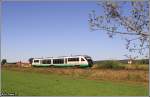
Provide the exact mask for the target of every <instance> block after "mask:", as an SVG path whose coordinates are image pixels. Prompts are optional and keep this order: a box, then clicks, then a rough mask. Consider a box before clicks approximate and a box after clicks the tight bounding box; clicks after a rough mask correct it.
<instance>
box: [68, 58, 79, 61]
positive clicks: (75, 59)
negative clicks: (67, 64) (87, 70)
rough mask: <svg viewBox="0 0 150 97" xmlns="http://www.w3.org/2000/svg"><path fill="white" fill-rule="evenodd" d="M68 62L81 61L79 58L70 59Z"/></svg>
mask: <svg viewBox="0 0 150 97" xmlns="http://www.w3.org/2000/svg"><path fill="white" fill-rule="evenodd" d="M68 61H79V58H68Z"/></svg>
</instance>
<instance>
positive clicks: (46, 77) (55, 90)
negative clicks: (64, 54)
mask: <svg viewBox="0 0 150 97" xmlns="http://www.w3.org/2000/svg"><path fill="white" fill-rule="evenodd" d="M2 92H3V93H4V92H6V93H14V92H15V94H16V95H20V96H28V95H30V96H36V95H37V96H54V95H55V96H66V95H68V96H105V95H107V96H111V95H113V96H137V95H138V96H146V95H148V87H147V86H143V85H141V84H129V83H122V82H119V83H116V82H111V81H96V80H87V79H79V78H72V77H70V76H63V75H58V74H52V73H47V74H43V73H39V72H20V71H13V70H8V69H2Z"/></svg>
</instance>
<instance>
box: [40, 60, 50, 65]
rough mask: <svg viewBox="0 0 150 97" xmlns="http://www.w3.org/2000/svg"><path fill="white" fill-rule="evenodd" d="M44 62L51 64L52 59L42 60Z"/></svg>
mask: <svg viewBox="0 0 150 97" xmlns="http://www.w3.org/2000/svg"><path fill="white" fill-rule="evenodd" d="M42 64H51V60H42Z"/></svg>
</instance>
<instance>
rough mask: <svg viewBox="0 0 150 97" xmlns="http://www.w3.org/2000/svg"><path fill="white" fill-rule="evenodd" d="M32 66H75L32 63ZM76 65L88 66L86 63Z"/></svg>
mask: <svg viewBox="0 0 150 97" xmlns="http://www.w3.org/2000/svg"><path fill="white" fill-rule="evenodd" d="M32 65H33V66H62V67H67V66H76V65H74V64H32ZM77 66H80V67H86V66H89V65H88V64H79V65H77Z"/></svg>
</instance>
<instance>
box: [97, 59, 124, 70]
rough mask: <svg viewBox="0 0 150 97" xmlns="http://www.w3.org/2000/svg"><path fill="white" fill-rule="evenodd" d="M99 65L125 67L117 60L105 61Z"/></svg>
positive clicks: (106, 67) (113, 67)
mask: <svg viewBox="0 0 150 97" xmlns="http://www.w3.org/2000/svg"><path fill="white" fill-rule="evenodd" d="M98 67H99V68H105V69H124V65H123V64H121V63H120V62H117V61H104V62H102V63H101V64H100V65H99V66H98Z"/></svg>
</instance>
